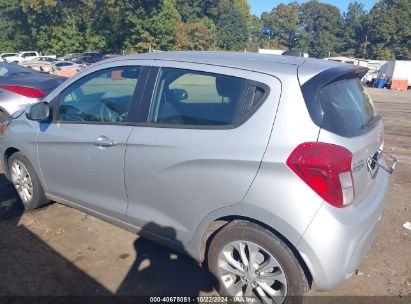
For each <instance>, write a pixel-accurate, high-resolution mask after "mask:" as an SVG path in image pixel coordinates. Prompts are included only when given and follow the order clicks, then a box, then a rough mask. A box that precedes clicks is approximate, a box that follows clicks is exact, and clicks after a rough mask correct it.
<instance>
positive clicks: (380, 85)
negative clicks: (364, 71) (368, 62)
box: [375, 79, 385, 89]
mask: <svg viewBox="0 0 411 304" xmlns="http://www.w3.org/2000/svg"><path fill="white" fill-rule="evenodd" d="M384 86H385V80H384V79H378V80H377V81H376V83H375V87H376V88H379V89H382V88H383V87H384Z"/></svg>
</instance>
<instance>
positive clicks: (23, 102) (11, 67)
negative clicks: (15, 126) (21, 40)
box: [0, 63, 66, 120]
mask: <svg viewBox="0 0 411 304" xmlns="http://www.w3.org/2000/svg"><path fill="white" fill-rule="evenodd" d="M65 80H66V78H65V77H58V76H54V75H50V74H46V73H40V72H38V71H35V70H32V69H29V68H26V67H22V66H18V65H15V64H10V63H0V120H4V119H6V118H7V117H8V116H10V115H11V114H13V113H14V112H15V111H17V110H20V109H23V108H24V107H26V106H27V105H28V104H32V103H35V102H38V101H40V100H42V99H43V98H44V97H45V96H47V95H48V94H49V93H50V92H51V91H52V90H54V89H55V88H56V87H57V86H59V85H60V84H61V83H63V82H64V81H65Z"/></svg>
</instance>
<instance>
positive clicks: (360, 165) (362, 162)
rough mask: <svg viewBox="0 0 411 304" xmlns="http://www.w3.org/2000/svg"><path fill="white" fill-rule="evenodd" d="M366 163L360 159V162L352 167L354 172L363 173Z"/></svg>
mask: <svg viewBox="0 0 411 304" xmlns="http://www.w3.org/2000/svg"><path fill="white" fill-rule="evenodd" d="M364 166H365V163H364V160H363V159H360V160H359V161H357V162H355V163H354V164H353V165H352V172H358V171H361V169H362V168H364Z"/></svg>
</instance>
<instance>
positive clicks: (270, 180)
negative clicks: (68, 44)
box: [0, 52, 388, 301]
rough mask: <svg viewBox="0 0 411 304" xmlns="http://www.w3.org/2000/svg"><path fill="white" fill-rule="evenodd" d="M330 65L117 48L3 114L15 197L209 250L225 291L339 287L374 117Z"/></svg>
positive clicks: (382, 179) (364, 190)
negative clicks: (37, 99)
mask: <svg viewBox="0 0 411 304" xmlns="http://www.w3.org/2000/svg"><path fill="white" fill-rule="evenodd" d="M366 71H367V70H366V69H365V68H362V67H359V66H353V65H344V64H340V63H333V62H330V61H323V60H315V59H307V58H296V57H288V56H272V55H260V54H243V53H223V52H174V53H173V52H170V53H155V54H144V55H133V56H126V57H117V58H114V59H109V60H105V61H102V62H99V63H97V64H95V65H93V66H91V67H89V68H88V69H85V70H84V71H82V72H81V73H79V74H78V75H76V76H74V77H73V78H71V79H69V80H67V81H66V82H65V83H63V84H62V85H60V86H59V87H58V88H57V89H56V90H54V91H53V92H52V93H51V94H50V95H49V96H47V97H46V98H45V99H44V101H43V102H41V103H38V104H36V105H33V106H31V107H29V108H27V109H26V110H25V112H24V115H23V112H20V113H17V114H15V115H14V116H13V118H10V119H9V120H8V121H7V122H6V123H5V124H4V125H3V126H2V133H3V137H2V142H1V146H0V155H1V159H2V161H3V163H4V168H5V171H6V175H7V177H8V178H9V179H10V181H12V183H13V184H14V186H15V188H16V190H17V192H18V193H19V195H20V197H21V199H22V201H23V203H24V205H25V207H26V208H27V209H33V208H37V207H40V206H42V205H44V204H47V203H48V202H49V201H57V202H60V203H63V204H67V205H69V206H72V207H74V208H78V209H81V210H83V211H85V212H87V213H90V214H93V215H95V216H97V217H99V218H102V219H104V220H107V221H110V222H112V223H114V224H116V225H119V226H122V227H124V228H126V229H128V230H131V231H134V232H139V233H140V234H141V235H143V236H146V237H148V238H151V239H153V240H156V241H158V242H160V243H162V244H164V245H167V246H170V247H172V248H173V249H175V250H180V251H184V252H186V253H188V254H189V255H190V256H192V257H194V258H195V259H197V260H198V261H207V264H208V267H209V269H210V270H211V272H212V273H213V274H214V275H215V277H216V278H217V279H218V280H219V291H220V293H221V294H222V295H231V296H235V295H237V296H253V297H256V298H258V299H260V300H262V299H264V300H270V299H271V300H275V301H277V300H280V301H281V300H284V299H285V297H287V296H294V295H298V296H301V295H305V294H306V293H307V292H308V290H309V288H310V287H311V284H312V282H314V283H315V285H316V287H317V289H319V290H322V291H326V290H331V289H335V288H337V287H338V286H339V285H341V284H342V283H343V282H344V281H345V280H346V279H348V278H349V277H350V276H351V274H352V273H353V272H354V271H355V269H356V267H357V266H358V265H359V263H360V262H361V260H362V258H363V257H364V256H365V254H366V253H367V250H368V249H369V247H370V246H371V243H372V241H373V239H374V236H375V232H376V230H377V226H378V224H379V222H380V219H381V213H382V208H383V201H384V196H385V193H386V192H387V184H388V174H387V173H386V171H384V170H381V168H382V169H386V168H385V167H383V166H384V165H385V163H384V161H383V160H382V154H383V152H382V148H383V122H382V120H381V117H380V116H378V115H376V113H375V110H374V108H373V105H372V102H371V100H370V98H369V96H368V94H367V93H366V91H365V90H364V88H363V87H362V85H361V83H360V80H359V78H361V77H362V76H363V75H364V74H365V73H366Z"/></svg>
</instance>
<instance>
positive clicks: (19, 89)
mask: <svg viewBox="0 0 411 304" xmlns="http://www.w3.org/2000/svg"><path fill="white" fill-rule="evenodd" d="M0 88H2V89H4V90H7V91H11V92H13V93H16V94H19V95H23V96H26V97H29V98H39V97H44V96H46V94H45V93H43V92H42V91H40V90H37V89H34V88H30V87H24V86H0Z"/></svg>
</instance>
